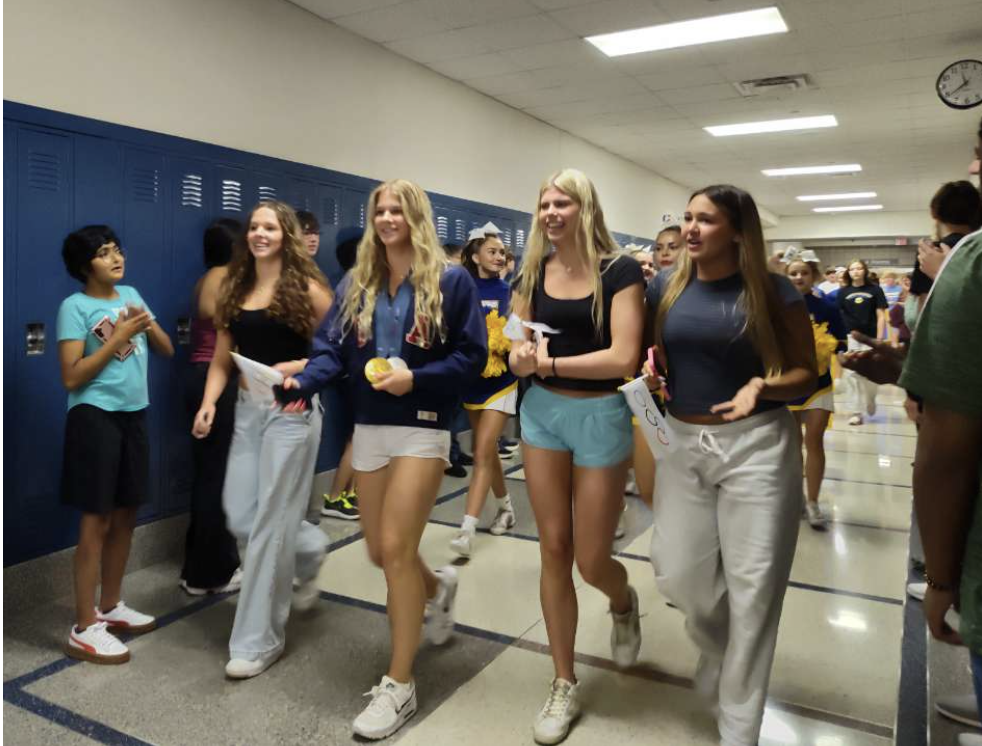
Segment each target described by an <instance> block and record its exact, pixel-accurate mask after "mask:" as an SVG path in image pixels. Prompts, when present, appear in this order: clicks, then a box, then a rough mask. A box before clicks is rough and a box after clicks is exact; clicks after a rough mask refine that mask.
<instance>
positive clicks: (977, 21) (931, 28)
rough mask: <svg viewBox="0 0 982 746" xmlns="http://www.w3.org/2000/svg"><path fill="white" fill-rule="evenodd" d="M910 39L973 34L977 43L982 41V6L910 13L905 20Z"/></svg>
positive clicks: (964, 6) (961, 6)
mask: <svg viewBox="0 0 982 746" xmlns="http://www.w3.org/2000/svg"><path fill="white" fill-rule="evenodd" d="M904 30H905V31H906V36H907V38H908V39H918V38H921V37H925V36H927V37H930V36H936V35H938V34H950V33H954V32H959V33H961V34H965V33H971V34H972V35H973V36H974V37H975V40H976V42H978V41H979V40H980V39H982V4H980V3H974V4H972V5H957V6H950V7H945V8H940V9H934V10H927V11H924V12H921V13H910V14H909V15H908V16H907V17H906V18H905V19H904Z"/></svg>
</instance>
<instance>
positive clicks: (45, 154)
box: [4, 126, 79, 558]
mask: <svg viewBox="0 0 982 746" xmlns="http://www.w3.org/2000/svg"><path fill="white" fill-rule="evenodd" d="M15 147H16V150H15V151H14V152H15V153H16V167H15V168H14V169H13V170H14V173H15V175H16V186H15V187H14V188H13V189H12V190H10V191H11V194H10V195H9V197H6V198H8V199H9V198H13V199H14V200H15V205H14V209H13V210H12V211H10V212H8V213H7V222H11V223H13V224H14V226H16V236H15V237H14V240H13V241H10V242H6V243H5V244H4V260H5V264H6V265H7V267H8V268H9V267H10V264H9V263H8V262H9V260H10V258H11V257H10V255H11V254H12V259H13V264H14V266H13V271H12V272H9V273H8V274H6V275H5V277H7V278H8V280H7V286H6V288H5V290H6V292H7V293H10V291H11V290H13V293H12V295H13V296H14V305H15V308H16V311H15V313H14V314H13V318H12V320H13V322H14V323H13V325H12V326H13V329H11V328H10V324H9V322H8V323H7V324H5V327H6V332H7V335H8V336H11V337H13V339H14V352H13V355H12V361H11V362H12V367H13V376H12V379H7V382H6V387H5V388H7V389H8V391H7V393H8V394H10V395H8V396H7V397H6V409H7V411H8V412H9V413H10V415H11V419H12V420H13V423H14V424H13V430H12V431H8V433H7V434H8V437H6V438H4V463H6V464H7V467H8V468H7V473H8V477H7V480H5V481H7V485H6V486H8V487H10V488H12V489H8V490H7V492H6V500H5V503H4V513H5V515H6V517H7V520H6V521H5V523H4V525H5V528H4V548H5V549H6V550H7V552H8V553H10V554H11V555H13V556H15V557H19V558H27V557H34V556H37V555H39V554H43V553H44V552H46V551H50V548H49V547H51V545H52V544H54V545H60V546H65V545H67V544H71V543H74V541H75V540H76V537H77V518H76V516H75V515H73V513H72V511H69V510H66V509H63V508H61V507H60V506H59V495H60V477H61V469H60V464H61V450H62V439H63V437H64V426H65V412H66V399H67V394H66V392H65V389H64V388H63V387H62V385H61V373H60V366H59V361H58V342H57V329H56V323H55V322H56V318H57V315H58V306H59V304H60V303H61V301H62V300H63V299H64V298H65V297H66V296H68V295H70V294H71V293H73V292H75V291H77V290H78V289H79V285H78V283H77V282H76V281H75V280H73V279H71V278H70V277H69V276H68V274H67V273H66V272H65V269H64V265H63V263H62V260H61V243H62V241H63V240H64V238H65V236H66V235H67V234H68V233H69V232H70V231H71V230H72V229H73V228H74V227H75V226H74V225H73V220H72V165H73V164H72V141H71V138H70V136H69V135H67V134H65V133H62V132H57V131H46V130H42V129H37V128H33V127H24V126H22V127H20V128H19V129H18V132H17V138H16V145H15ZM8 157H9V156H8ZM4 170H5V171H6V170H7V169H6V168H5V169H4ZM5 180H6V175H5ZM8 204H9V203H8ZM11 280H12V281H13V282H12V284H13V288H11ZM5 294H6V293H5ZM29 323H40V324H43V325H44V330H45V335H46V342H45V349H44V353H43V354H35V355H28V354H27V349H26V344H25V335H24V332H25V328H26V325H27V324H29Z"/></svg>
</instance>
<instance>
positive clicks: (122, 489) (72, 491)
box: [61, 404, 150, 515]
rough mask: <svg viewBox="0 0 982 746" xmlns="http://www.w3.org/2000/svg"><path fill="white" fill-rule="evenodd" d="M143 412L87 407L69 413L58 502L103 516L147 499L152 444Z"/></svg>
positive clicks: (82, 405)
mask: <svg viewBox="0 0 982 746" xmlns="http://www.w3.org/2000/svg"><path fill="white" fill-rule="evenodd" d="M146 412H147V410H145V409H141V410H139V411H136V412H107V411H106V410H104V409H99V408H98V407H94V406H92V405H91V404H77V405H76V406H74V407H72V408H71V409H69V410H68V420H67V421H66V422H65V453H64V459H63V462H62V469H61V502H62V503H63V504H65V505H71V506H72V507H75V508H78V509H79V510H81V511H82V512H83V513H98V514H100V515H105V514H106V513H110V512H112V511H113V510H115V509H116V508H135V507H137V506H138V505H140V504H142V503H143V502H145V501H146V499H147V485H148V484H149V480H150V441H149V438H148V437H147V417H146Z"/></svg>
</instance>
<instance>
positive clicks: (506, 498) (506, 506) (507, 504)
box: [494, 492, 515, 513]
mask: <svg viewBox="0 0 982 746" xmlns="http://www.w3.org/2000/svg"><path fill="white" fill-rule="evenodd" d="M494 499H495V500H497V501H498V507H499V508H501V509H502V510H510V511H511V512H512V513H514V512H515V509H514V508H512V506H511V495H509V494H508V493H507V492H506V493H505V494H504V495H502V496H501V497H495V498H494Z"/></svg>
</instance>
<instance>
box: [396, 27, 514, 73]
mask: <svg viewBox="0 0 982 746" xmlns="http://www.w3.org/2000/svg"><path fill="white" fill-rule="evenodd" d="M385 46H386V47H387V48H388V49H390V50H392V51H393V52H395V53H396V54H400V55H402V56H403V57H408V58H409V59H411V60H415V61H416V62H422V63H423V64H424V65H428V64H430V63H431V62H443V61H446V60H452V59H456V58H460V57H467V56H470V55H478V54H488V53H491V52H495V51H497V50H496V49H495V47H494V46H492V44H491V43H490V41H489V40H487V39H484V38H482V37H481V36H480V35H479V34H476V33H475V32H474V29H469V28H467V29H457V30H455V31H444V32H442V33H437V34H430V35H428V36H420V37H417V38H415V39H400V40H399V41H393V42H389V43H388V44H386V45H385Z"/></svg>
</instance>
